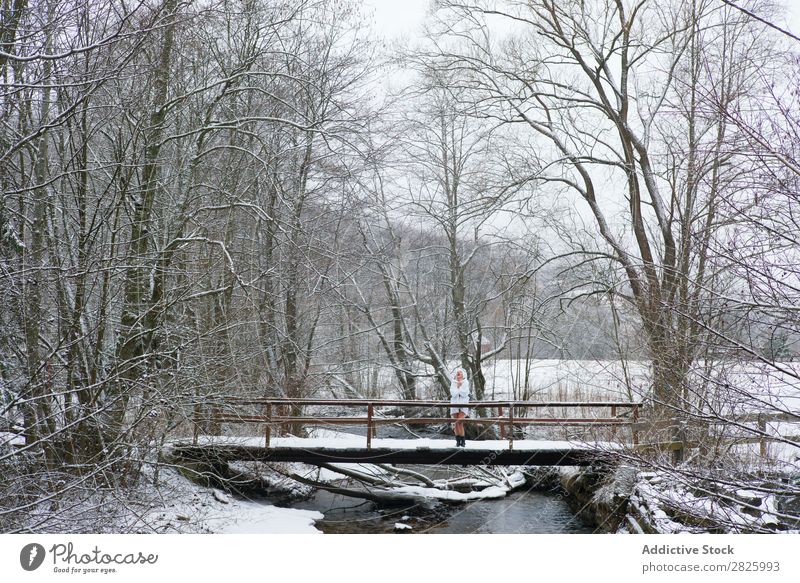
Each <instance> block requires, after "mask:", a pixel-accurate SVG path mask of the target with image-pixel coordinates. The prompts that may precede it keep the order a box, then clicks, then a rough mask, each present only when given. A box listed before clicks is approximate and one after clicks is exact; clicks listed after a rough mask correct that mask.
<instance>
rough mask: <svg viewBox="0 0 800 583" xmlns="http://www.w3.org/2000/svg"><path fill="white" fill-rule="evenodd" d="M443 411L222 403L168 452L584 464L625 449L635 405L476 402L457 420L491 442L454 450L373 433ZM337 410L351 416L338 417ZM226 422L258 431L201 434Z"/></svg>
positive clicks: (190, 456) (392, 405) (269, 458)
mask: <svg viewBox="0 0 800 583" xmlns="http://www.w3.org/2000/svg"><path fill="white" fill-rule="evenodd" d="M206 405H208V404H206ZM450 406H451V404H450V403H449V402H447V401H405V400H386V399H380V400H378V399H239V398H229V399H223V400H218V401H215V402H214V403H211V404H210V406H204V407H203V408H202V409H201V408H198V413H197V415H196V419H195V433H194V437H193V439H192V440H191V441H189V440H187V441H178V442H175V443H173V444H172V445H171V449H172V454H173V455H174V456H176V457H178V458H181V459H186V460H198V461H199V460H203V461H219V462H230V461H235V460H254V461H255V460H257V461H265V462H305V463H310V464H323V463H383V464H437V465H439V464H462V465H463V464H469V465H547V466H555V465H590V464H592V463H596V462H597V461H599V460H600V459H602V458H604V457H606V456H607V455H608V454H609V453H611V452H612V451H614V450H616V449H618V448H619V447H620V446H622V445H623V444H625V443H630V444H634V445H635V444H636V443H637V442H638V439H637V427H638V425H639V424H638V417H639V410H640V408H641V403H634V402H626V401H625V402H619V401H618V402H606V401H593V402H578V401H570V402H562V401H548V402H542V401H479V402H473V403H469V404H467V405H459V406H461V407H469V408H471V409H473V410H475V411H476V415H473V416H470V417H468V418H466V419H464V420H463V421H464V423H466V424H473V425H475V426H476V427H475V429H476V431H475V432H474V433H475V434H476V435H477V434H487V433H488V434H492V436H495V437H496V436H497V435H498V434H499V436H500V437H501V439H496V438H495V439H480V438H478V439H474V440H468V441H467V446H466V447H463V448H457V447H455V446H454V444H453V442H452V441H451V440H450V439H449V438H447V439H445V438H442V439H432V438H418V437H414V436H413V434H412V433H411V432H409V435H410V436H411V437H410V438H409V439H397V438H379V437H378V436H377V434H378V431H379V427H381V426H387V425H400V426H410V425H412V426H413V425H437V424H439V425H441V424H449V423H452V421H453V419H452V418H450V417H449V416H442V414H441V413H438V415H437V414H436V412H438V411H445V415H446V414H447V413H449V408H450ZM201 410H202V411H207V412H209V413H207V416H206V417H202V416H201V415H200V411H201ZM343 410H347V411H353V413H349V414H347V415H341V412H342V411H343ZM432 412H433V413H434V414H433V416H431V413H432ZM478 412H480V414H482V416H478V414H477V413H478ZM531 412H535V415H533V414H532V413H531ZM414 413H418V414H414ZM227 424H251V425H256V426H261V427H262V428H263V433H262V434H261V436H260V437H252V436H251V437H234V436H222V435H213V436H212V435H204V434H203V433H204V431H203V429H204V428H206V427H214V428H216V430H219V429H220V428H221V427H222V426H223V425H227ZM344 426H349V427H356V428H360V430H361V431H362V432H363V433H365V435H364V436H358V435H353V434H343V433H341V432H340V431H331V429H332V428H336V429H340V428H342V427H344ZM530 426H538V427H551V428H567V427H569V428H574V427H584V428H587V429H590V428H591V429H596V431H589V432H588V433H591V434H593V435H586V433H587V432H586V431H584V432H583V433H584V435H582V436H581V437H580V438H577V437H573V438H570V439H566V440H565V439H561V440H555V439H554V440H547V439H545V440H541V439H537V440H532V439H524V438H523V439H520V438H519V437H520V435H522V433H521V432H520V431H521V428H523V427H530ZM306 427H315V428H316V429H315V433H316V435H315V436H314V437H294V436H281V434H283V433H285V432H286V430H287V429H291V431H292V432H298V430H299V429H301V428H306ZM215 432H218V431H215ZM273 434H276V435H273Z"/></svg>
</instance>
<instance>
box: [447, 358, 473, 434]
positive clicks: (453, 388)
mask: <svg viewBox="0 0 800 583" xmlns="http://www.w3.org/2000/svg"><path fill="white" fill-rule="evenodd" d="M450 402H451V403H455V404H458V405H461V404H464V403H469V381H468V380H467V374H466V373H465V372H464V369H463V368H460V367H459V368H457V369H456V370H455V372H454V374H453V378H452V379H451V380H450ZM468 412H469V409H468V408H467V407H451V408H450V414H451V415H452V416H453V417H455V419H456V421H455V426H454V427H453V433H455V434H456V447H466V446H467V440H466V438H465V437H464V423H462V421H461V420H462V419H463V418H464V417H466V416H467V414H468Z"/></svg>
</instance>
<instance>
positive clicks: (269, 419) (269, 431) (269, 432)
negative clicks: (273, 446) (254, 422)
mask: <svg viewBox="0 0 800 583" xmlns="http://www.w3.org/2000/svg"><path fill="white" fill-rule="evenodd" d="M270 437H272V403H267V427H266V429H265V430H264V440H265V441H266V447H267V449H269V440H270Z"/></svg>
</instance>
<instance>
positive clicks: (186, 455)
mask: <svg viewBox="0 0 800 583" xmlns="http://www.w3.org/2000/svg"><path fill="white" fill-rule="evenodd" d="M619 447H620V446H619V445H618V444H612V443H605V442H602V443H587V442H570V441H538V440H537V441H533V440H515V441H514V445H513V449H512V448H509V442H508V441H506V440H486V441H468V442H467V447H465V448H456V447H454V444H453V442H452V441H451V440H449V439H447V440H445V439H373V440H372V446H371V447H370V448H367V447H365V446H364V440H363V438H361V439H359V438H342V439H314V438H296V437H284V438H275V439H273V440H272V441H271V443H270V447H269V448H267V447H264V441H263V439H261V438H235V437H200V439H198V442H197V443H196V444H195V443H191V442H175V443H173V444H172V446H171V449H172V453H173V455H175V456H177V457H179V458H183V459H190V460H207V461H208V460H213V461H224V462H229V461H235V460H257V461H265V462H288V461H294V462H305V463H310V464H320V463H384V464H469V465H504V466H513V465H534V466H586V465H591V464H593V463H597V462H598V461H600V460H602V459H603V458H604V457H605V455H606V454H608V453H610V452H612V451H614V450H616V449H619Z"/></svg>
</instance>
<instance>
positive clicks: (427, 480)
mask: <svg viewBox="0 0 800 583" xmlns="http://www.w3.org/2000/svg"><path fill="white" fill-rule="evenodd" d="M377 466H378V467H379V468H381V469H382V470H385V471H387V472H393V473H395V474H398V475H401V476H408V477H409V478H416V479H417V480H419V481H420V482H422V483H423V484H425V485H426V486H428V487H429V488H435V487H436V484H435V483H434V482H433V480H431V479H430V478H429V477H428V476H425V475H423V474H420V473H419V472H415V471H413V470H409V469H406V468H398V467H396V466H390V465H387V464H377Z"/></svg>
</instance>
